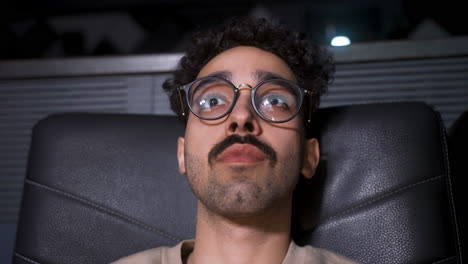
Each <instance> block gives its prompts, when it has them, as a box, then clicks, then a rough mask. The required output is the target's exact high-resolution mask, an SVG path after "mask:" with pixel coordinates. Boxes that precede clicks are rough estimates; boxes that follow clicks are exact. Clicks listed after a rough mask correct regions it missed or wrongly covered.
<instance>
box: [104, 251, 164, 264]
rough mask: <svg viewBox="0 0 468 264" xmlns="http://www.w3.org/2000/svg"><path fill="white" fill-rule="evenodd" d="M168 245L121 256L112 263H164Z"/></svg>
mask: <svg viewBox="0 0 468 264" xmlns="http://www.w3.org/2000/svg"><path fill="white" fill-rule="evenodd" d="M168 249H169V248H167V247H160V248H153V249H148V250H145V251H141V252H138V253H136V254H133V255H130V256H128V257H124V258H121V259H119V260H117V261H115V262H112V263H111V264H130V263H135V264H162V263H163V262H162V256H163V254H164V251H166V250H168Z"/></svg>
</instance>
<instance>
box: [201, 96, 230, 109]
mask: <svg viewBox="0 0 468 264" xmlns="http://www.w3.org/2000/svg"><path fill="white" fill-rule="evenodd" d="M226 105H227V103H226V101H225V100H224V99H223V98H222V96H219V95H207V96H205V97H204V98H202V99H201V100H200V101H199V102H198V107H199V108H200V111H205V112H206V111H212V110H213V109H214V108H216V107H225V106H226Z"/></svg>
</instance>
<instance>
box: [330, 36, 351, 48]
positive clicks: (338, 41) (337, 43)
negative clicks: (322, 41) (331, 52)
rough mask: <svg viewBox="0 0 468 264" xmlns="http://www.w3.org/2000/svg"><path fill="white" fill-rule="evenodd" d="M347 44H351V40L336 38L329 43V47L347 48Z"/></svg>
mask: <svg viewBox="0 0 468 264" xmlns="http://www.w3.org/2000/svg"><path fill="white" fill-rule="evenodd" d="M349 44H351V40H349V38H348V37H346V36H336V37H334V38H333V39H332V41H331V45H332V46H335V47H342V46H348V45H349Z"/></svg>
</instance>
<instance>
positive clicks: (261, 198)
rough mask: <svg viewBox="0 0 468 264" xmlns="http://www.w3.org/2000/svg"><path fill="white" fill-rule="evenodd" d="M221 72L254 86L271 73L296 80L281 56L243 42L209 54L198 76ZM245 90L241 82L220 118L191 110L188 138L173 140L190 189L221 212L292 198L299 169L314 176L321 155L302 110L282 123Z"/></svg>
mask: <svg viewBox="0 0 468 264" xmlns="http://www.w3.org/2000/svg"><path fill="white" fill-rule="evenodd" d="M220 73H222V75H223V76H226V77H227V78H229V80H230V81H231V82H232V83H233V84H234V85H236V86H237V85H239V84H249V85H251V86H252V87H253V86H255V85H256V84H257V83H259V82H260V81H262V80H263V78H265V77H266V76H268V75H271V74H273V75H277V76H280V77H281V78H284V79H288V80H291V81H296V80H295V77H294V74H293V72H292V71H291V70H290V68H289V67H288V66H287V64H286V63H285V62H284V61H283V60H282V59H280V58H279V57H277V56H276V55H274V54H272V53H269V52H266V51H263V50H261V49H258V48H254V47H245V46H241V47H236V48H232V49H229V50H227V51H225V52H223V53H221V54H219V55H218V56H216V57H215V58H213V59H212V60H211V61H209V62H208V63H207V65H206V66H205V67H203V68H202V70H201V71H200V73H199V75H198V78H200V77H204V76H208V75H213V74H218V75H219V74H220ZM250 91H251V90H250V89H242V90H241V91H240V95H239V98H238V100H237V102H236V105H235V106H234V109H233V110H232V112H231V113H230V114H229V115H227V116H225V117H223V118H221V119H219V120H214V121H213V120H211V121H207V120H202V119H199V118H198V117H196V116H194V115H193V114H191V113H190V116H189V118H188V122H187V127H186V133H185V138H180V139H179V142H178V143H179V145H178V159H179V169H180V171H181V173H183V174H186V175H187V177H188V180H189V183H190V186H191V188H192V190H193V192H194V194H195V195H196V196H197V197H198V199H199V200H200V202H201V203H202V205H203V206H205V207H206V208H207V209H208V210H210V211H212V212H215V213H217V214H220V215H224V216H230V217H243V216H250V215H255V214H260V213H265V212H266V211H268V210H270V209H272V208H275V207H276V206H281V205H285V204H288V203H289V204H290V202H291V199H292V198H291V197H292V192H293V190H294V187H295V185H296V183H297V181H298V177H299V174H300V173H301V172H302V174H303V175H305V176H306V177H311V176H312V175H313V173H314V169H315V167H316V165H317V162H318V144H317V141H316V140H315V139H312V140H309V141H306V140H305V136H304V133H305V132H304V128H303V126H302V120H301V117H300V116H296V117H295V118H293V119H292V120H290V121H288V122H286V123H280V124H278V123H276V124H274V123H269V122H267V121H265V120H263V119H261V118H260V117H259V116H258V115H257V114H256V113H255V111H254V109H253V107H252V105H251V101H250ZM245 139H247V140H245ZM306 149H307V150H306Z"/></svg>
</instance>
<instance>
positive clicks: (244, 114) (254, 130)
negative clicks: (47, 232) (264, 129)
mask: <svg viewBox="0 0 468 264" xmlns="http://www.w3.org/2000/svg"><path fill="white" fill-rule="evenodd" d="M250 94H251V89H241V90H240V91H239V97H238V98H237V102H236V104H235V105H234V108H233V109H232V111H231V113H230V114H229V116H228V119H227V120H226V134H227V135H232V134H238V135H246V134H252V135H256V136H258V135H259V134H260V131H261V130H260V125H259V120H258V117H257V114H256V113H255V110H254V109H253V106H252V103H251V98H250Z"/></svg>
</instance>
